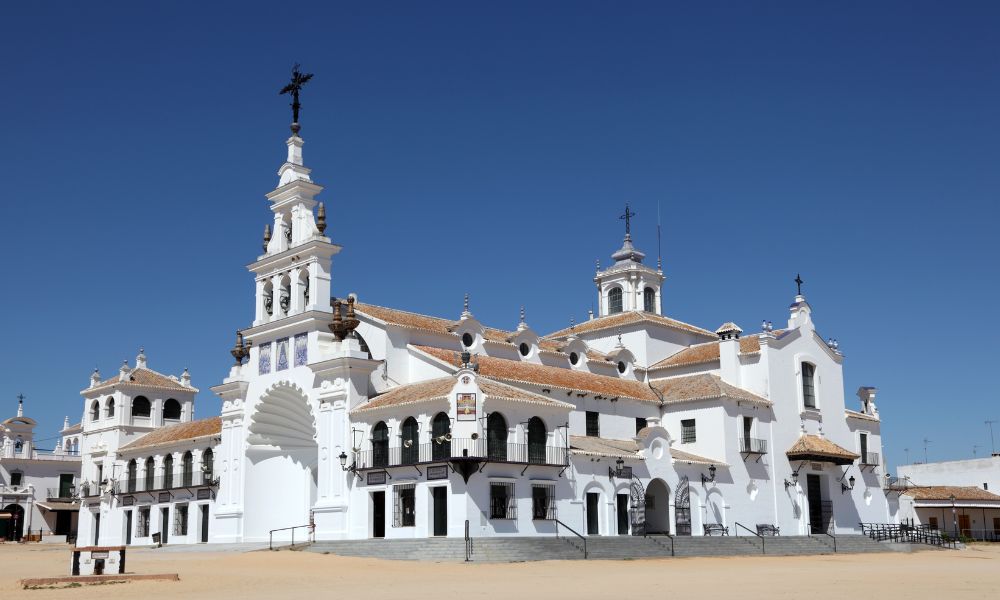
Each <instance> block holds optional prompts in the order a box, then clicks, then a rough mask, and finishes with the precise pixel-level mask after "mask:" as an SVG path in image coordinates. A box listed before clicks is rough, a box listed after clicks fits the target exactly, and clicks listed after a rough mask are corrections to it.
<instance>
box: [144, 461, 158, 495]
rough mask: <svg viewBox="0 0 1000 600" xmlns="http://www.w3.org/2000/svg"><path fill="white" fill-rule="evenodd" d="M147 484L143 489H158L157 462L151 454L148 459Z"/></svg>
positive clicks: (145, 479)
mask: <svg viewBox="0 0 1000 600" xmlns="http://www.w3.org/2000/svg"><path fill="white" fill-rule="evenodd" d="M144 481H145V485H144V486H143V488H142V489H143V491H147V492H148V491H149V490H155V489H156V462H155V461H154V460H153V457H152V456H150V457H149V458H147V459H146V476H145V478H144Z"/></svg>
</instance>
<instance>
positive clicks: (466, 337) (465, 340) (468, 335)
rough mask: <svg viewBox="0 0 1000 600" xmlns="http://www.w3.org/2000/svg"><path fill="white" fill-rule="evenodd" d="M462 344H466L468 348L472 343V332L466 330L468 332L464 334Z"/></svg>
mask: <svg viewBox="0 0 1000 600" xmlns="http://www.w3.org/2000/svg"><path fill="white" fill-rule="evenodd" d="M462 345H463V346H465V347H466V348H468V347H469V346H471V345H472V334H471V333H468V332H466V333H463V334H462Z"/></svg>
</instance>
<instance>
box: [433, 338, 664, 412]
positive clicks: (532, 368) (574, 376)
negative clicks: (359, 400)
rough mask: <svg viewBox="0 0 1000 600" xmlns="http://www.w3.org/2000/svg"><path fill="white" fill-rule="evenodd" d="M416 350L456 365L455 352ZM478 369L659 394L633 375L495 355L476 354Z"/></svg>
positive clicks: (614, 392)
mask: <svg viewBox="0 0 1000 600" xmlns="http://www.w3.org/2000/svg"><path fill="white" fill-rule="evenodd" d="M414 348H416V349H417V350H419V351H421V352H424V353H426V354H429V355H430V356H433V357H434V358H436V359H438V360H441V361H443V362H446V363H448V364H450V365H452V366H455V367H457V366H458V364H459V363H458V361H459V359H458V358H457V356H456V353H455V352H454V351H451V350H444V349H442V348H431V347H429V346H414ZM476 360H478V361H479V372H480V373H481V374H482V375H484V376H486V377H489V378H491V379H499V380H502V381H506V382H513V383H525V384H532V385H540V386H545V387H555V388H561V389H564V390H579V391H585V392H590V393H592V394H600V395H603V396H608V397H624V398H631V399H633V400H641V401H644V402H657V403H659V397H658V396H657V395H656V393H655V392H653V390H651V389H650V388H649V387H648V386H647V385H646V384H644V383H641V382H639V381H635V380H631V379H619V378H617V377H609V376H607V375H597V374H594V373H587V372H585V371H574V370H572V369H563V368H560V367H550V366H547V365H539V364H536V363H529V362H521V361H516V360H507V359H503V358H496V357H493V356H482V355H479V356H477V357H476Z"/></svg>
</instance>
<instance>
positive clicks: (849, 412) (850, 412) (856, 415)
mask: <svg viewBox="0 0 1000 600" xmlns="http://www.w3.org/2000/svg"><path fill="white" fill-rule="evenodd" d="M844 414H845V415H847V417H849V418H851V419H861V420H863V421H874V422H876V423H878V422H880V421H881V419H879V418H878V417H876V416H875V415H866V414H865V413H863V412H858V411H856V410H845V411H844Z"/></svg>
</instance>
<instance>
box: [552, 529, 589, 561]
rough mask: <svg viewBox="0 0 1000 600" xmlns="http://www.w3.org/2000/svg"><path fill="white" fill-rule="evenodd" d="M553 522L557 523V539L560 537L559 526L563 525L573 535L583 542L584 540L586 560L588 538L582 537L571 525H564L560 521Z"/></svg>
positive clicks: (585, 556)
mask: <svg viewBox="0 0 1000 600" xmlns="http://www.w3.org/2000/svg"><path fill="white" fill-rule="evenodd" d="M552 520H553V521H555V522H556V525H557V527H556V536H557V537H558V535H559V527H558V525H562V526H563V527H565V528H566V529H568V530H569V532H570V533H572V534H573V535H575V536H576V537H578V538H580V539H581V540H583V558H584V559H586V558H587V538H585V537H583V536H582V535H580V534H579V533H578V532H577V531H576V530H575V529H573V528H572V527H570V526H569V525H567V524H565V523H563V522H562V521H560V520H559V519H552Z"/></svg>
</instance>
